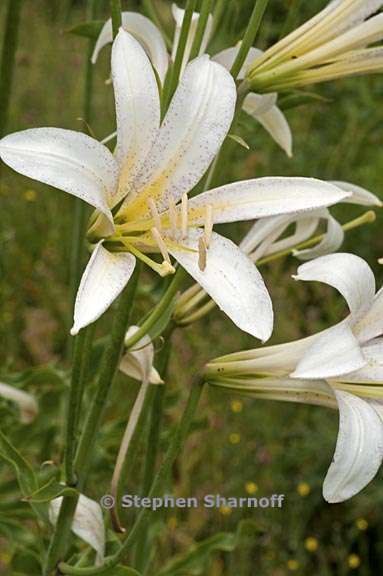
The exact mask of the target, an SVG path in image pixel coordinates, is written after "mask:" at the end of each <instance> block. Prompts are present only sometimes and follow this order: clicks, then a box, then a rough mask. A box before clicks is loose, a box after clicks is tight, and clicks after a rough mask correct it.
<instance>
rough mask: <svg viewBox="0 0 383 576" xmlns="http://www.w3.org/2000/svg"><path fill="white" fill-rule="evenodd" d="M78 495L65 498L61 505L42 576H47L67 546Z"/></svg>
mask: <svg viewBox="0 0 383 576" xmlns="http://www.w3.org/2000/svg"><path fill="white" fill-rule="evenodd" d="M78 499H79V495H78V496H75V495H72V496H66V497H65V498H64V499H63V501H62V504H61V507H60V512H59V515H58V518H57V523H56V527H55V530H54V533H53V537H52V539H51V541H50V544H49V548H48V554H47V558H46V562H45V567H44V572H43V574H44V576H49V575H50V574H51V572H52V571H53V570H54V569H55V568H56V566H57V564H58V562H59V560H60V558H63V557H64V555H65V551H66V549H67V546H68V539H69V535H70V530H71V526H72V519H73V516H74V513H75V511H76V506H77V502H78Z"/></svg>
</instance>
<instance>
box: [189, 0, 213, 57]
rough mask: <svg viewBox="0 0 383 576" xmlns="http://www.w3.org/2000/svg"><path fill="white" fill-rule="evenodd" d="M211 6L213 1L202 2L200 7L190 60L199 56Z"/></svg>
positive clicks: (205, 0)
mask: <svg viewBox="0 0 383 576" xmlns="http://www.w3.org/2000/svg"><path fill="white" fill-rule="evenodd" d="M212 6H213V0H203V1H202V6H201V12H200V16H199V20H198V26H197V30H196V33H195V37H194V40H193V44H192V47H191V51H190V60H193V59H194V58H197V56H198V55H199V52H200V49H201V45H202V40H203V37H204V35H205V30H206V26H207V23H208V20H209V16H210V12H211V8H212Z"/></svg>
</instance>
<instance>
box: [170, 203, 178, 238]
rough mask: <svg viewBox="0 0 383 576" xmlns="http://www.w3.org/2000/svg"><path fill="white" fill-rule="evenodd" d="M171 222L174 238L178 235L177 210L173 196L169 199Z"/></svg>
mask: <svg viewBox="0 0 383 576" xmlns="http://www.w3.org/2000/svg"><path fill="white" fill-rule="evenodd" d="M169 221H170V227H171V230H172V234H173V237H175V235H176V234H177V208H176V204H175V202H174V198H173V196H170V198H169Z"/></svg>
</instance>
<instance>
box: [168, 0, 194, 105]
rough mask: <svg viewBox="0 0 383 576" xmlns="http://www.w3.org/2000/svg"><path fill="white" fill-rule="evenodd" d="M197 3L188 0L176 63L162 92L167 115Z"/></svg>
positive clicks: (178, 77) (179, 73)
mask: <svg viewBox="0 0 383 576" xmlns="http://www.w3.org/2000/svg"><path fill="white" fill-rule="evenodd" d="M195 5H196V0H187V3H186V8H185V14H184V18H183V22H182V27H181V33H180V37H179V42H178V47H177V53H176V57H175V60H174V64H173V66H172V68H171V70H170V71H169V72H168V75H167V77H166V80H165V85H164V90H163V94H162V102H161V104H162V114H163V115H165V112H166V111H167V109H168V106H169V103H170V100H171V98H172V96H173V94H174V92H175V90H176V88H177V85H178V81H179V79H180V75H181V70H182V64H183V60H184V56H185V49H186V43H187V39H188V35H189V30H190V26H191V23H192V18H193V12H194V9H195Z"/></svg>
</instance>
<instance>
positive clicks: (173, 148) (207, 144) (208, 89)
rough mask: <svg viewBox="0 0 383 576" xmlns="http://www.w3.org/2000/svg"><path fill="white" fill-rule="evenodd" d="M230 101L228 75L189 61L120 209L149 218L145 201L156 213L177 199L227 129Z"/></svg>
mask: <svg viewBox="0 0 383 576" xmlns="http://www.w3.org/2000/svg"><path fill="white" fill-rule="evenodd" d="M235 101H236V89H235V83H234V81H233V78H232V77H231V76H230V74H229V73H228V72H227V71H226V70H225V69H224V68H223V67H222V66H220V65H219V64H216V63H215V62H211V61H210V59H209V57H208V56H202V57H201V58H197V59H196V60H193V62H191V63H190V64H189V65H188V66H187V68H186V71H185V74H184V76H183V77H182V80H181V82H180V84H179V86H178V88H177V91H176V93H175V96H174V98H173V100H172V102H171V104H170V107H169V110H168V113H167V114H166V116H165V119H164V121H163V123H162V126H161V128H160V131H159V133H158V137H157V139H156V141H155V143H154V145H153V147H152V149H151V151H150V153H149V155H148V157H147V160H146V161H145V162H144V164H143V166H142V169H141V170H140V173H139V175H138V177H137V179H136V181H135V182H134V189H133V190H132V192H131V194H130V195H129V198H128V199H127V201H126V202H125V205H124V206H123V208H122V209H121V213H122V214H124V215H125V217H126V218H130V217H132V218H133V217H134V218H138V217H139V216H141V217H146V216H150V209H149V207H148V199H149V198H151V199H152V200H154V201H155V202H156V206H157V209H158V211H159V212H162V211H164V210H166V209H167V208H168V206H169V198H170V197H173V199H174V200H175V202H177V201H178V200H179V199H180V198H181V197H182V195H183V193H184V192H189V190H191V189H192V188H193V187H194V186H195V185H196V184H197V183H198V181H199V180H200V179H201V177H202V176H203V174H204V173H205V171H206V169H207V168H208V166H209V165H210V163H211V161H212V160H213V158H214V156H215V155H216V153H217V152H218V150H219V148H220V147H221V145H222V143H223V141H224V139H225V137H226V135H227V132H228V130H229V128H230V125H231V122H232V119H233V114H234V108H235Z"/></svg>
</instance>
